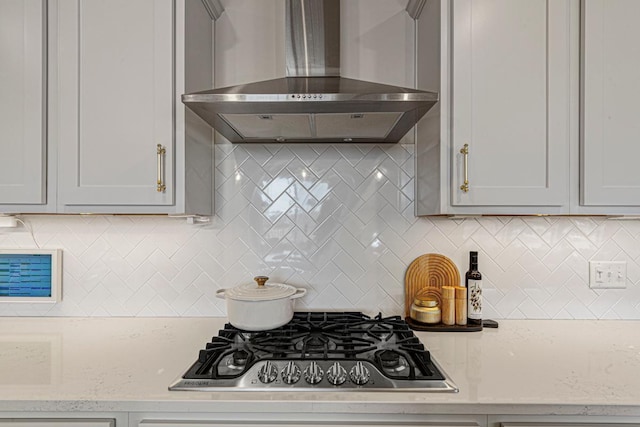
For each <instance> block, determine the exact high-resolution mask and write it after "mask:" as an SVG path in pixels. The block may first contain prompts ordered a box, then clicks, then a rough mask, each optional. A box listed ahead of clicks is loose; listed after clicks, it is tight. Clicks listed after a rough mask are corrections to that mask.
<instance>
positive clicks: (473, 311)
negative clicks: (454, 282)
mask: <svg viewBox="0 0 640 427" xmlns="http://www.w3.org/2000/svg"><path fill="white" fill-rule="evenodd" d="M467 286H468V289H467V292H468V296H467V301H468V306H467V317H468V318H469V319H477V320H481V319H482V280H471V279H470V280H469V281H468V284H467Z"/></svg>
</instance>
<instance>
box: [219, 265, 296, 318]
mask: <svg viewBox="0 0 640 427" xmlns="http://www.w3.org/2000/svg"><path fill="white" fill-rule="evenodd" d="M253 280H255V281H256V283H257V284H255V283H249V284H246V285H240V286H236V287H235V288H229V289H219V290H218V291H217V292H216V296H217V297H218V298H221V299H225V300H227V316H228V317H229V323H231V324H232V325H233V326H235V327H236V328H239V329H243V330H245V331H266V330H268V329H274V328H278V327H280V326H282V325H284V324H286V323H289V321H290V320H291V319H293V306H294V304H295V300H296V299H298V298H301V297H303V296H304V295H305V294H306V293H307V290H306V289H304V288H296V287H294V286H291V285H285V284H284V283H266V282H267V280H269V278H268V277H266V276H258V277H254V279H253Z"/></svg>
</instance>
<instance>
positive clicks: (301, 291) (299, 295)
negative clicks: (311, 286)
mask: <svg viewBox="0 0 640 427" xmlns="http://www.w3.org/2000/svg"><path fill="white" fill-rule="evenodd" d="M306 294H307V290H306V289H305V288H296V293H295V294H293V295H291V299H296V298H302V297H303V296H305V295H306Z"/></svg>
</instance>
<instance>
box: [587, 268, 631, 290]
mask: <svg viewBox="0 0 640 427" xmlns="http://www.w3.org/2000/svg"><path fill="white" fill-rule="evenodd" d="M589 287H590V288H591V289H623V288H626V287H627V262H626V261H589Z"/></svg>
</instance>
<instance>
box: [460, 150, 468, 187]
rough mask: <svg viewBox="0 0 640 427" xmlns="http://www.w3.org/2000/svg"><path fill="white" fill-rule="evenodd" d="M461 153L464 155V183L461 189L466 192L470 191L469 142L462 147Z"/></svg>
mask: <svg viewBox="0 0 640 427" xmlns="http://www.w3.org/2000/svg"><path fill="white" fill-rule="evenodd" d="M460 154H462V155H464V184H462V185H461V186H460V189H461V190H462V191H464V192H465V193H468V192H469V144H464V146H463V147H462V148H461V149H460Z"/></svg>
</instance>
